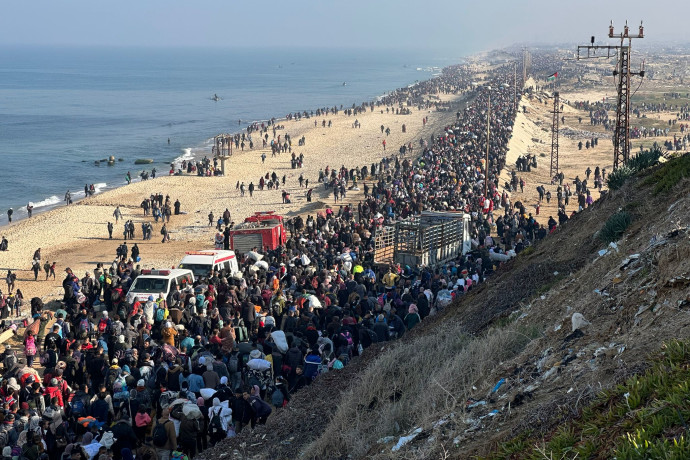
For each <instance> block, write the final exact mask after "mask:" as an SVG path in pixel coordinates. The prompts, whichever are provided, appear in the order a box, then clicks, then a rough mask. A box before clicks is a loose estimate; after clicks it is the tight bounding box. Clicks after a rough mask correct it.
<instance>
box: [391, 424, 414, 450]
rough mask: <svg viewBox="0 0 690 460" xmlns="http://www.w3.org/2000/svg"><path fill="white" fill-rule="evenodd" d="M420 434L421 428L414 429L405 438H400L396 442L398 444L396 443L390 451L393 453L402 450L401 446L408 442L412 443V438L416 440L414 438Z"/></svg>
mask: <svg viewBox="0 0 690 460" xmlns="http://www.w3.org/2000/svg"><path fill="white" fill-rule="evenodd" d="M421 432H422V429H421V428H415V429H414V430H413V431H412V433H410V434H408V435H407V436H402V437H401V438H400V439H399V440H398V443H397V444H396V445H394V446H393V448H392V449H391V450H392V451H393V452H397V451H399V450H400V449H402V448H403V446H404V445H405V444H407V443H408V442H410V441H412V440H413V439H414V438H416V437H417V436H418V435H419V433H421Z"/></svg>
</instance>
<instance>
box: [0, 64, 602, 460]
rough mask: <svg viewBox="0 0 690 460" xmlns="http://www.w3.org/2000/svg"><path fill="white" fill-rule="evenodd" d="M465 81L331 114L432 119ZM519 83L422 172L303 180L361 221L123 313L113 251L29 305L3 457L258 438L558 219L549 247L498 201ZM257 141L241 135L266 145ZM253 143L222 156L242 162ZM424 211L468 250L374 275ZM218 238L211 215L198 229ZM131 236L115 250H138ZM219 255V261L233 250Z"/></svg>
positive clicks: (535, 227)
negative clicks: (329, 379)
mask: <svg viewBox="0 0 690 460" xmlns="http://www.w3.org/2000/svg"><path fill="white" fill-rule="evenodd" d="M473 78H474V76H473V74H472V73H471V72H470V70H469V67H468V66H455V67H452V68H449V69H446V70H444V71H443V73H442V75H441V76H440V77H439V78H435V79H433V80H430V81H428V82H422V83H420V84H417V85H415V86H413V87H411V88H405V89H402V90H399V91H396V92H393V93H391V94H390V95H388V96H386V97H385V98H384V99H383V100H381V101H379V102H378V103H374V104H363V105H362V106H361V107H357V108H353V109H352V110H351V112H350V113H349V114H348V113H347V112H348V111H347V110H343V111H342V113H343V115H344V116H354V115H355V114H356V113H357V111H358V110H367V108H368V109H369V110H373V108H374V107H378V108H380V109H381V110H398V111H400V109H406V108H408V107H413V106H417V107H431V106H433V105H434V102H432V101H430V100H429V99H428V98H425V95H428V94H430V93H432V94H433V93H438V92H442V93H445V92H458V91H469V90H470V88H471V87H472V80H473ZM513 78H514V74H513V67H512V66H503V67H499V68H497V69H496V70H494V71H492V73H491V80H492V81H491V82H490V83H491V89H489V87H479V88H476V89H475V90H474V91H473V92H472V96H473V97H472V99H471V100H470V101H469V102H468V103H467V106H466V107H465V108H464V110H461V111H459V112H458V113H457V116H456V120H455V121H454V122H453V123H451V124H450V125H448V126H446V127H445V128H444V129H443V130H442V131H441V132H438V133H435V134H434V135H433V136H431V137H429V138H428V139H420V140H419V151H420V154H419V155H418V156H416V157H412V156H405V155H403V153H406V152H408V150H407V148H408V147H409V149H410V150H412V145H409V146H405V147H406V149H405V150H403V149H402V148H401V149H400V150H399V151H398V153H396V154H393V155H389V156H386V157H384V158H382V159H381V160H380V161H379V162H375V163H373V164H371V165H359V166H356V167H345V166H344V165H343V166H341V167H340V168H339V169H335V168H333V169H330V170H328V169H327V170H326V171H322V172H321V173H320V174H319V176H320V177H319V179H318V181H317V183H316V184H310V183H309V182H308V181H307V180H306V179H305V178H303V177H302V178H301V180H300V185H301V186H302V185H303V182H304V187H305V189H308V190H311V189H310V188H309V187H310V185H312V186H313V187H324V188H325V189H327V190H331V191H333V193H334V197H335V198H336V200H337V198H338V197H339V196H342V195H344V194H345V193H347V190H349V189H351V188H352V187H353V186H359V185H360V184H361V186H362V188H363V191H364V194H363V195H364V198H363V199H362V200H361V201H360V202H359V203H358V205H357V207H356V209H355V208H354V207H352V206H350V205H346V204H341V205H340V206H337V205H335V206H333V207H330V206H329V207H327V208H326V209H325V210H324V211H322V212H319V213H318V214H316V215H309V216H307V217H306V219H305V218H303V217H302V216H298V217H294V218H292V219H289V220H287V221H286V226H287V228H288V230H289V237H288V239H287V243H286V244H285V245H284V246H280V247H278V248H277V249H266V248H260V247H257V248H254V249H253V250H252V251H249V252H247V253H246V254H244V255H242V258H241V259H240V264H239V271H238V272H233V273H230V272H227V271H225V270H223V271H212V272H210V273H208V275H207V276H205V277H200V278H198V279H195V280H194V282H193V283H190V284H182V285H173V286H172V287H171V289H170V292H169V293H168V294H167V295H165V294H160V293H153V294H151V295H150V296H149V297H148V299H146V300H143V301H134V302H129V301H128V298H127V296H126V294H127V292H128V289H129V287H130V286H131V284H132V282H133V280H134V279H136V278H137V276H139V275H140V274H141V270H140V268H139V266H138V265H137V259H138V255H139V254H138V251H139V250H138V248H137V254H136V256H137V257H134V256H135V254H134V253H133V252H132V253H128V251H127V250H126V249H124V250H123V249H120V250H119V251H118V255H117V258H116V259H115V260H114V261H113V262H112V263H111V264H100V263H99V264H97V266H96V267H95V268H94V269H93V270H92V271H88V272H86V273H84V274H83V276H82V277H79V276H78V275H77V274H76V273H74V272H73V271H72V270H71V269H69V268H66V269H65V270H64V279H63V282H62V286H63V289H64V295H63V297H62V299H60V301H59V302H58V304H57V305H58V308H51V309H50V310H49V308H48V307H49V306H47V305H44V304H43V302H42V301H41V299H40V298H38V297H34V298H32V299H31V301H30V308H31V311H30V317H31V319H30V320H29V324H27V326H28V327H27V328H26V333H25V335H24V337H23V338H22V345H21V347H16V346H15V347H10V346H8V347H6V350H5V352H4V353H3V354H2V356H0V361H1V362H2V364H3V379H2V383H1V384H0V396H1V397H2V398H3V400H2V402H3V408H2V409H3V411H2V412H1V413H0V418H1V420H0V446H6V447H5V449H4V450H3V456H7V457H11V456H17V457H22V458H29V459H32V460H33V459H38V458H48V459H50V460H58V459H64V458H74V459H88V460H90V459H93V458H99V459H100V458H111V457H112V458H114V459H126V460H129V459H131V458H134V456H136V458H143V459H147V458H148V459H155V458H158V459H161V460H168V459H171V458H175V459H178V458H184V456H188V457H189V458H193V457H194V456H195V455H197V454H198V453H199V452H201V451H203V450H204V449H207V448H208V447H209V446H213V445H215V444H217V443H218V442H220V441H222V440H223V439H225V438H228V437H232V436H236V435H239V434H241V432H242V431H244V430H251V429H253V428H254V427H255V426H256V425H257V424H264V423H266V421H267V419H268V418H269V417H270V415H271V414H273V413H274V412H275V411H280V410H283V407H284V406H285V405H287V404H289V401H290V399H291V398H292V397H293V395H294V394H295V393H296V392H299V391H300V390H301V389H302V388H304V387H306V386H308V385H310V384H311V383H312V382H313V381H314V380H315V379H317V378H318V377H319V376H320V375H323V374H324V373H327V372H338V371H339V370H341V369H342V368H343V367H344V366H347V365H348V363H349V362H350V361H351V360H352V359H353V358H354V357H356V356H359V355H361V354H362V353H363V352H364V351H365V350H367V349H369V348H370V347H371V346H372V344H375V343H381V342H386V341H389V340H394V339H399V338H401V337H403V336H404V335H405V334H406V333H407V331H409V330H410V329H413V328H414V327H418V325H419V324H420V323H423V322H424V321H425V319H427V318H428V317H429V316H433V315H435V314H438V313H439V312H440V311H441V310H443V308H445V307H446V306H447V305H448V304H449V303H450V302H452V301H453V299H456V298H459V297H462V296H463V295H465V294H466V293H467V292H468V291H470V290H472V289H474V288H475V287H476V286H477V285H478V284H481V283H484V282H485V280H486V278H487V276H488V275H490V274H491V272H492V271H493V270H494V269H495V267H496V266H498V265H499V264H500V263H501V262H502V261H505V260H507V259H509V258H510V257H512V256H514V255H515V254H517V253H519V252H520V251H522V250H524V249H525V248H526V247H528V246H529V245H531V244H533V243H534V242H535V241H536V240H538V239H540V238H543V237H545V236H546V235H547V233H548V232H553V231H555V228H556V227H557V225H559V224H563V223H565V222H566V221H567V219H568V216H567V215H566V214H565V204H564V205H563V208H562V210H563V216H561V214H560V213H559V222H556V221H555V220H554V219H553V217H552V218H551V219H549V221H548V223H547V226H548V230H547V228H546V227H545V226H544V225H543V224H541V223H539V222H538V221H537V218H536V216H535V215H533V214H532V213H530V212H529V211H528V210H527V209H526V205H525V204H524V203H522V202H521V201H519V200H515V201H513V199H512V198H511V195H510V194H509V193H508V191H507V190H506V189H505V188H503V189H502V187H501V186H500V185H499V174H500V172H501V170H502V169H503V168H505V167H506V152H507V145H508V140H509V138H510V137H511V132H512V126H513V122H514V119H515V114H516V107H517V103H518V101H517V100H515V94H516V93H515V91H514V89H513V88H512V87H511V86H510V84H511V83H512V82H513ZM503 83H506V85H504V84H503ZM517 95H518V96H519V95H520V93H519V92H518V93H517ZM489 104H490V112H487V108H488V107H489ZM333 111H334V110H329V109H324V110H323V111H320V112H319V113H320V114H321V115H322V116H325V115H328V114H329V113H333ZM335 113H337V111H336V112H335ZM489 113H490V119H489V123H490V132H491V137H490V138H489V139H488V142H489V145H488V149H487V145H486V144H487V138H486V134H485V133H486V124H487V116H489ZM333 115H334V116H335V114H333ZM294 116H295V117H301V116H302V114H296V115H294ZM304 116H309V114H307V113H306V112H305V113H304ZM268 126H270V125H267V126H263V127H261V126H252V129H251V131H250V130H248V134H251V132H255V133H256V132H257V131H258V132H259V133H267V129H269V128H268ZM247 139H248V137H244V138H243V136H239V137H237V136H235V137H233V139H232V140H233V142H234V143H235V145H236V146H239V144H240V143H241V142H242V141H246V140H247ZM301 140H303V139H301ZM249 142H251V140H249ZM277 144H280V142H277ZM240 148H241V147H240ZM280 148H281V147H276V149H278V150H279V149H280ZM487 150H488V153H487ZM288 151H289V149H288ZM295 158H298V157H295ZM299 161H300V162H301V161H303V158H299ZM487 162H488V164H487ZM208 164H209V166H210V163H208ZM185 166H187V165H185ZM193 166H196V165H193ZM187 167H188V166H187ZM587 178H589V173H587ZM261 180H264V186H267V187H270V186H274V187H276V188H277V187H279V183H280V178H279V177H278V176H277V175H276V173H273V174H272V175H269V174H266V175H265V176H262V177H261V178H260V180H259V181H258V183H259V185H260V186H261ZM561 180H562V179H561ZM284 182H285V178H284V177H283V179H282V183H283V184H284ZM242 185H243V184H242ZM250 185H252V186H253V185H254V184H253V183H251V184H250ZM581 186H582V184H579V185H577V187H578V191H579V190H580V187H581ZM237 187H238V188H240V187H241V185H240V184H239V183H238V185H237ZM584 188H586V185H585V187H584ZM584 188H583V189H584ZM249 193H250V194H251V193H253V189H250V191H249ZM308 193H309V192H308ZM559 193H560V192H559ZM567 196H568V195H567V194H565V196H564V197H563V200H564V203H567ZM283 198H284V199H285V196H284V197H283ZM560 200H561V196H559V201H560ZM336 206H337V207H336ZM171 207H172V208H174V209H175V211H174V213H175V214H178V213H179V212H180V204H179V201H177V202H176V203H175V205H172V206H171V199H170V198H169V197H166V198H165V202H163V195H162V194H160V195H158V194H157V195H155V196H152V197H150V198H147V199H146V200H144V201H143V202H142V203H141V208H142V209H143V211H144V214H145V215H148V214H149V213H151V212H154V210H156V209H158V210H159V212H161V214H162V217H163V218H167V219H169V218H170V214H171V213H172V212H171ZM161 209H162V210H163V211H161ZM423 211H444V212H447V211H456V212H462V213H467V214H469V215H470V216H471V224H470V233H471V246H472V248H471V250H470V251H469V252H467V253H465V254H461V255H458V256H457V257H456V258H454V259H451V260H447V261H445V262H444V263H443V264H441V265H439V266H404V265H400V264H395V263H393V262H392V261H391V262H389V263H385V264H381V263H377V261H375V255H376V247H375V241H376V238H377V235H379V234H380V233H381V232H382V231H383V229H384V227H386V226H389V225H393V224H395V223H396V222H400V221H403V220H410V219H414V217H415V216H418V215H419V214H420V213H422V212H423ZM114 217H115V219H116V223H117V221H119V219H120V218H121V217H122V215H121V213H118V210H116V211H115V213H114ZM154 217H155V215H154ZM215 223H216V222H215V216H214V215H213V213H212V212H211V213H209V225H211V226H212V225H214V224H215ZM129 225H130V222H129V221H128V222H126V223H125V235H126V236H130V237H133V236H134V234H133V231H132V232H131V233H128V232H129ZM223 225H224V226H225V232H224V233H225V234H227V229H228V228H230V227H231V226H232V222H231V217H230V211H229V210H227V209H226V211H225V212H224V213H223V214H222V216H221V217H220V218H219V220H218V222H217V228H218V230H219V231H220V230H221V227H222V226H223ZM109 229H110V227H109ZM110 231H111V232H112V230H110ZM221 233H223V232H221ZM111 234H112V233H111ZM164 241H165V237H164ZM216 244H217V247H219V248H220V247H222V248H224V249H229V240H228V239H227V237H225V238H223V237H221V238H220V239H217V241H216ZM135 246H136V245H135ZM54 269H55V267H54V266H53V268H52V270H53V273H54ZM53 276H54V275H53ZM8 287H9V286H8ZM12 287H13V288H14V289H16V287H15V286H12ZM10 291H11V290H10ZM17 291H18V290H17ZM27 307H28V306H27ZM52 310H54V311H52ZM32 321H33V322H32ZM376 350H377V347H373V348H371V350H370V351H369V353H376ZM34 362H37V363H40V365H41V366H42V368H43V372H42V373H39V372H37V370H36V369H34V367H33V364H34ZM8 449H9V450H8Z"/></svg>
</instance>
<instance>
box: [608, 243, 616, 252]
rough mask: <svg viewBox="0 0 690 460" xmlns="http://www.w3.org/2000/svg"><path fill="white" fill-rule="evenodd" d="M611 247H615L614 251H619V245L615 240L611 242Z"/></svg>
mask: <svg viewBox="0 0 690 460" xmlns="http://www.w3.org/2000/svg"><path fill="white" fill-rule="evenodd" d="M609 248H611V249H613V250H614V251H616V252H618V245H617V244H616V243H614V242H613V241H612V242H610V243H609Z"/></svg>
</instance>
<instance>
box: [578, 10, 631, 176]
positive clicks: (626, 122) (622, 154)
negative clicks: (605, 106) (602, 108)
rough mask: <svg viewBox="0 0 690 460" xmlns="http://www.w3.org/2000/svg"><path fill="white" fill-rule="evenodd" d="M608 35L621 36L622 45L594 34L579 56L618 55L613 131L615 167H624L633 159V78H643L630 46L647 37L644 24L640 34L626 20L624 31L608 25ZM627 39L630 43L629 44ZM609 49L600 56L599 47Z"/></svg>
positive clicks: (610, 36) (582, 57) (614, 73)
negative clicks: (632, 62)
mask: <svg viewBox="0 0 690 460" xmlns="http://www.w3.org/2000/svg"><path fill="white" fill-rule="evenodd" d="M609 38H620V40H621V42H620V45H608V46H607V45H604V46H596V45H594V37H592V38H591V42H590V45H587V46H578V47H577V59H578V60H580V59H594V58H599V57H605V58H611V57H612V56H611V51H615V53H616V54H618V64H617V65H616V70H614V71H613V77H614V78H616V77H618V84H617V90H618V103H617V105H616V128H615V131H614V134H613V169H618V168H619V167H621V166H623V165H624V164H625V163H626V162H627V161H628V159H629V158H630V77H631V76H633V75H638V76H640V77H643V78H644V68H642V70H640V71H639V72H631V71H630V49H631V46H632V39H633V38H644V27H642V23H640V29H639V33H638V34H637V35H630V31H629V28H628V22H627V21H626V22H625V27H624V28H623V32H622V33H619V34H616V33H614V30H613V21H611V24H610V25H609ZM626 39H627V44H626V42H625V41H626ZM581 49H582V50H587V56H580V50H581ZM600 49H603V50H606V51H607V53H606V56H603V55H602V56H597V55H596V51H597V50H600Z"/></svg>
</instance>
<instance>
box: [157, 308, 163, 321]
mask: <svg viewBox="0 0 690 460" xmlns="http://www.w3.org/2000/svg"><path fill="white" fill-rule="evenodd" d="M164 319H165V308H163V307H158V310H156V322H157V323H162V322H163V320H164Z"/></svg>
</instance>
